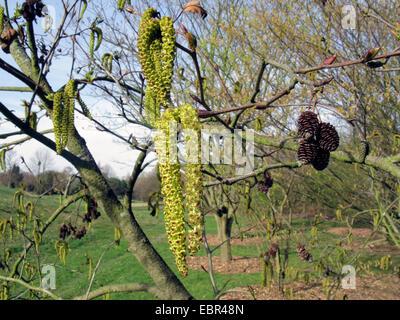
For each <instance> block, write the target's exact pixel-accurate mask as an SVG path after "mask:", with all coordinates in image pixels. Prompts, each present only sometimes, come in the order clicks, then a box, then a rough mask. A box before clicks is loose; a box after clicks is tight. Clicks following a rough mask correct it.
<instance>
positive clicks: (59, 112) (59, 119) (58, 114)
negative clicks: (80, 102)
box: [52, 91, 64, 154]
mask: <svg viewBox="0 0 400 320" xmlns="http://www.w3.org/2000/svg"><path fill="white" fill-rule="evenodd" d="M63 95H64V93H63V92H62V91H58V92H56V93H55V94H54V99H53V115H52V116H53V125H54V136H55V142H56V149H57V153H58V154H60V153H61V152H62V149H63V148H62V143H61V136H62V123H63V108H64V106H63Z"/></svg>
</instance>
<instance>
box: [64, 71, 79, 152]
mask: <svg viewBox="0 0 400 320" xmlns="http://www.w3.org/2000/svg"><path fill="white" fill-rule="evenodd" d="M75 91H76V81H75V80H73V79H72V80H70V81H68V83H67V85H66V86H65V88H64V97H63V98H64V108H63V123H62V133H61V135H62V148H63V149H64V148H65V147H66V146H67V143H68V138H69V137H70V136H72V135H73V134H74V131H75V126H74V113H75Z"/></svg>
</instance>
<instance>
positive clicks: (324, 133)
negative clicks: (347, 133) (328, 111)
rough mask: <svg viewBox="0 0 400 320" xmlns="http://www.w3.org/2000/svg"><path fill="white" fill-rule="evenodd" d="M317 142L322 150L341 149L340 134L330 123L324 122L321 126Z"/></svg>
mask: <svg viewBox="0 0 400 320" xmlns="http://www.w3.org/2000/svg"><path fill="white" fill-rule="evenodd" d="M317 140H318V142H319V146H320V148H321V149H323V150H326V151H330V152H332V151H335V150H336V149H337V148H338V147H339V134H338V133H337V131H336V129H335V127H334V126H333V125H331V124H330V123H326V122H322V123H321V124H320V125H319V130H318V135H317Z"/></svg>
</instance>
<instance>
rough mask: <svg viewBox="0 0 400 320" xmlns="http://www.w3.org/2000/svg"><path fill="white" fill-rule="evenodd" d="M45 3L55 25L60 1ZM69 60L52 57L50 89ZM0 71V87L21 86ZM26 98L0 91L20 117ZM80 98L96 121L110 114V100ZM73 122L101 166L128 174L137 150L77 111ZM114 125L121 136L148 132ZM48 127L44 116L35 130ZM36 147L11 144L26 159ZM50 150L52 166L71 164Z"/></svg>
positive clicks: (39, 27) (39, 26)
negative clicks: (53, 16) (100, 129)
mask: <svg viewBox="0 0 400 320" xmlns="http://www.w3.org/2000/svg"><path fill="white" fill-rule="evenodd" d="M15 3H16V2H15V1H9V5H10V7H9V8H10V11H13V10H14V8H15ZM45 3H47V4H50V6H49V13H50V14H52V15H54V14H55V17H56V18H55V25H56V26H58V24H59V23H60V20H61V15H62V12H63V11H62V7H61V2H60V1H45ZM43 26H44V24H43V19H42V18H39V19H38V20H37V23H36V24H35V31H36V33H37V34H38V38H40V35H44V29H43ZM0 57H1V58H2V59H3V60H5V61H7V62H8V63H10V64H11V65H13V66H16V64H15V62H14V61H13V59H12V57H11V55H7V54H5V53H3V52H2V51H1V52H0ZM71 61H72V59H71V58H70V57H65V56H62V57H57V58H56V59H54V60H53V63H52V66H51V69H50V73H49V74H48V77H47V78H48V80H49V83H50V84H51V86H52V87H53V89H57V88H59V87H60V86H62V85H64V84H65V83H66V82H67V81H68V78H69V71H70V66H71ZM0 74H1V76H0V87H1V86H24V84H23V83H21V82H20V81H19V80H17V79H15V78H14V77H12V76H10V75H8V74H7V73H6V72H4V71H2V70H0ZM30 97H31V94H30V93H21V92H18V93H15V92H4V91H0V101H1V102H2V103H3V104H4V105H6V106H7V107H8V108H10V109H12V110H14V112H15V114H17V115H18V116H21V117H23V116H24V108H23V107H22V106H21V103H22V100H30ZM83 98H84V100H85V102H86V104H87V105H88V107H89V108H90V110H91V113H92V115H93V116H94V117H95V118H96V119H97V120H99V121H101V120H102V117H104V116H107V115H110V114H111V113H112V112H113V108H112V105H111V104H110V102H108V101H106V100H104V99H103V98H102V97H100V98H97V97H94V96H89V95H86V96H85V95H84V96H83ZM75 123H76V127H77V129H78V131H79V133H80V134H81V135H82V136H83V137H84V138H85V140H86V142H87V145H88V147H89V149H90V151H91V152H92V154H93V156H94V158H95V159H96V161H97V163H98V164H100V165H102V166H104V165H108V166H109V167H111V168H112V172H113V174H114V175H115V176H117V177H120V178H122V177H126V176H127V175H128V174H130V172H131V170H132V167H133V165H134V161H135V160H136V158H137V155H138V152H137V151H133V150H131V149H130V148H129V147H128V146H127V145H124V144H122V143H120V142H119V141H117V140H116V139H115V138H114V137H113V136H111V135H110V134H106V133H103V132H100V131H98V130H97V129H96V128H95V127H94V126H93V125H92V124H91V122H90V121H88V120H87V119H86V118H85V117H83V116H80V115H78V114H77V115H76V118H75ZM118 127H119V128H118V130H117V132H118V133H120V134H122V135H124V136H129V134H130V133H133V132H135V133H137V134H139V135H141V136H144V135H146V134H147V135H148V132H147V133H145V132H143V130H142V129H140V130H138V128H137V127H134V126H129V125H125V126H121V125H120V126H118ZM50 128H52V122H51V120H50V119H48V118H43V120H41V121H40V123H39V128H38V129H39V130H45V129H50ZM14 130H15V127H13V126H12V125H11V124H8V123H6V124H2V125H1V126H0V133H4V132H10V131H14ZM48 136H49V137H50V138H53V137H54V136H53V135H52V134H50V135H48ZM15 139H18V137H12V138H9V139H6V140H2V141H0V145H1V144H2V143H3V142H9V141H13V140H15ZM38 149H39V150H44V149H45V147H44V146H42V145H41V144H40V143H38V142H36V141H29V142H26V143H24V144H23V145H21V146H17V147H15V148H14V151H16V153H17V156H18V157H20V156H23V157H24V158H25V159H26V160H29V159H30V158H32V156H33V154H34V153H35V152H36V151H37V150H38ZM51 153H52V156H53V158H54V159H53V160H54V161H53V164H54V165H53V168H52V169H54V170H58V171H62V170H63V169H64V168H65V167H67V166H71V165H70V164H69V163H68V162H66V161H65V160H64V159H62V158H61V157H60V156H58V155H57V154H56V153H55V152H51Z"/></svg>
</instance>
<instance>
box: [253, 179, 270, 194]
mask: <svg viewBox="0 0 400 320" xmlns="http://www.w3.org/2000/svg"><path fill="white" fill-rule="evenodd" d="M273 184H274V180H273V179H272V178H271V177H266V178H265V180H264V181H259V182H258V183H257V189H258V191H260V192H262V193H264V194H267V193H268V190H269V189H270V188H271V187H272V185H273Z"/></svg>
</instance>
